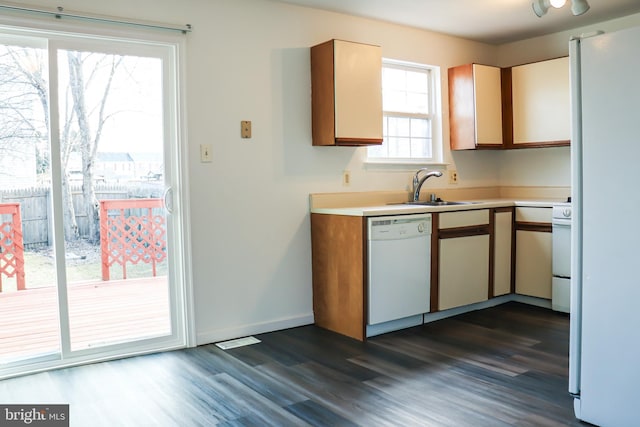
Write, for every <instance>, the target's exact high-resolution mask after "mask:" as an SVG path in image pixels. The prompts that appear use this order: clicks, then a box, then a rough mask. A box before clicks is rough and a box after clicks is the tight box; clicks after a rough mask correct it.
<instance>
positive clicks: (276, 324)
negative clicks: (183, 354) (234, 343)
mask: <svg viewBox="0 0 640 427" xmlns="http://www.w3.org/2000/svg"><path fill="white" fill-rule="evenodd" d="M313 323H314V319H313V313H308V314H301V315H299V316H291V317H285V318H281V319H278V320H273V321H269V322H260V323H253V324H249V325H241V326H237V327H233V328H226V329H215V330H209V331H203V332H198V334H197V337H196V340H197V345H204V344H211V343H215V342H219V341H225V340H230V339H235V338H241V337H246V336H249V335H254V334H264V333H266V332H274V331H279V330H282V329H289V328H297V327H298V326H305V325H311V324H313Z"/></svg>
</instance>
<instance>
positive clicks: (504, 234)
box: [493, 211, 513, 297]
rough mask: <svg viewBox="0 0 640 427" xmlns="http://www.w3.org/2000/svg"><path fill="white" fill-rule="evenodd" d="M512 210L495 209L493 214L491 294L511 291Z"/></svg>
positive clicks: (497, 294)
mask: <svg viewBox="0 0 640 427" xmlns="http://www.w3.org/2000/svg"><path fill="white" fill-rule="evenodd" d="M512 235H513V212H512V211H497V212H495V214H494V259H493V262H494V264H493V295H494V296H496V297H497V296H499V295H505V294H508V293H511V254H512V251H511V246H512Z"/></svg>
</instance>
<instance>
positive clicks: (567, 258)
mask: <svg viewBox="0 0 640 427" xmlns="http://www.w3.org/2000/svg"><path fill="white" fill-rule="evenodd" d="M552 231H553V233H552V235H551V239H552V242H553V243H552V254H553V256H552V264H551V270H552V274H553V275H554V276H556V277H571V220H570V219H556V218H554V219H553V221H552Z"/></svg>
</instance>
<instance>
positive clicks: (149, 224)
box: [100, 199, 167, 280]
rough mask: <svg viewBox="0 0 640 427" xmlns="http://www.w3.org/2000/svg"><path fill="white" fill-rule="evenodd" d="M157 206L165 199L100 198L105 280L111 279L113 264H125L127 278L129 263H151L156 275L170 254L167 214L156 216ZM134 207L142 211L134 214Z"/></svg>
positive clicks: (123, 274)
mask: <svg viewBox="0 0 640 427" xmlns="http://www.w3.org/2000/svg"><path fill="white" fill-rule="evenodd" d="M154 208H162V199H122V200H101V201H100V251H101V253H102V280H109V277H110V274H109V269H110V268H111V266H112V265H114V264H120V265H121V266H122V278H123V279H126V278H127V263H130V264H138V263H139V262H144V263H147V264H151V266H152V269H153V276H154V277H155V276H156V265H157V264H158V263H160V262H162V261H164V259H165V258H166V257H167V242H166V234H167V233H166V227H165V219H164V216H163V215H154V213H153V209H154ZM131 210H137V211H138V212H141V213H140V215H133V214H131ZM145 210H146V212H147V213H146V214H144V211H145ZM114 211H115V212H114Z"/></svg>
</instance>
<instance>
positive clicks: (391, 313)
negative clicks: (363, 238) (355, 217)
mask: <svg viewBox="0 0 640 427" xmlns="http://www.w3.org/2000/svg"><path fill="white" fill-rule="evenodd" d="M368 236H369V238H368V263H367V264H368V271H367V273H368V314H369V315H368V322H367V323H368V324H367V336H372V335H378V334H381V333H385V332H389V331H392V330H397V329H402V328H406V327H410V326H415V325H419V324H421V323H422V322H423V314H424V313H428V312H429V306H430V294H431V291H430V282H431V214H417V215H397V216H387V217H375V218H369V220H368Z"/></svg>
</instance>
